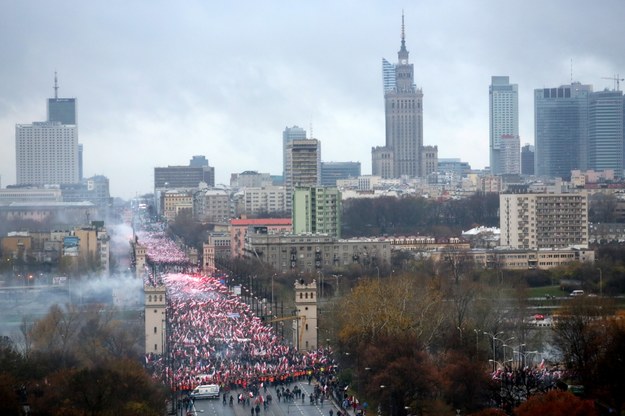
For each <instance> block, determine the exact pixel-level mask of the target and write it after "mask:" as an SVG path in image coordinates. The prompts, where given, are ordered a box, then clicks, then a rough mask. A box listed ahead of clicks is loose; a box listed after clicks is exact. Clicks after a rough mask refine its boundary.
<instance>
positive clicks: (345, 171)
mask: <svg viewBox="0 0 625 416" xmlns="http://www.w3.org/2000/svg"><path fill="white" fill-rule="evenodd" d="M359 176H360V162H321V181H320V182H321V186H336V181H337V180H339V179H347V178H357V177H359Z"/></svg>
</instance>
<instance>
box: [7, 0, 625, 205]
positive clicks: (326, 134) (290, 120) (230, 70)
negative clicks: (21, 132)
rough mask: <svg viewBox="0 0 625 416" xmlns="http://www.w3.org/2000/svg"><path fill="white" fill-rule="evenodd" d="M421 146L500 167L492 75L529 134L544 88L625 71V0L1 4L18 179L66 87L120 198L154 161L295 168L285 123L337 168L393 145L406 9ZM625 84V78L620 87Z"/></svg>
mask: <svg viewBox="0 0 625 416" xmlns="http://www.w3.org/2000/svg"><path fill="white" fill-rule="evenodd" d="M402 9H403V10H404V13H405V23H406V45H407V48H408V50H409V51H410V61H411V62H412V63H413V64H414V68H415V71H414V73H415V82H416V84H417V86H419V87H421V88H422V89H423V94H424V144H426V145H438V149H439V157H441V158H446V157H458V158H462V160H464V161H467V162H469V163H470V164H471V166H472V167H473V168H478V169H479V168H483V167H484V166H487V165H488V163H489V162H488V86H489V84H490V78H491V76H492V75H508V76H510V81H511V82H512V83H517V84H518V85H519V96H520V99H519V107H520V108H519V113H520V114H519V116H520V134H521V143H522V144H523V143H532V144H533V141H534V133H533V123H534V120H533V119H534V117H533V98H532V94H533V89H534V88H542V87H555V86H559V85H561V84H566V83H569V82H570V81H571V60H572V63H573V65H572V67H573V80H575V81H580V82H582V83H588V84H593V85H594V87H595V90H599V89H603V88H606V87H609V88H613V86H614V83H613V82H612V81H610V80H605V79H602V77H612V76H614V74H617V73H619V72H620V73H621V76H624V77H625V39H624V38H625V37H624V35H625V29H624V28H625V1H623V0H605V1H596V2H591V1H588V0H549V1H547V0H519V1H496V0H491V1H486V0H484V1H478V0H471V1H469V0H458V1H451V0H437V1H430V0H422V1H404V2H398V1H387V0H385V1H382V0H379V1H373V0H353V1H337V0H332V1H323V0H315V1H307V2H305V1H294V0H291V1H287V0H284V1H272V0H264V1H246V0H239V1H236V2H218V1H207V0H197V1H184V0H183V1H170V0H169V1H164V0H163V1H160V0H150V1H148V0H146V1H138V0H135V1H133V0H124V1H82V0H75V1H64V0H57V1H49V0H41V1H28V0H2V1H0V57H1V64H0V175H1V183H2V187H6V186H7V185H10V184H14V183H15V124H17V123H31V122H33V121H42V120H45V117H46V99H47V98H49V97H52V96H53V94H54V91H53V80H54V71H58V79H59V87H60V88H59V96H60V97H76V98H77V99H78V123H79V142H80V143H82V144H83V145H84V175H85V176H86V177H89V176H92V175H95V174H102V175H105V176H107V177H108V178H109V179H110V187H111V194H112V195H113V196H119V197H122V198H130V197H132V196H134V195H136V194H143V193H147V192H151V191H152V190H153V186H154V185H153V174H154V169H153V168H154V167H155V166H167V165H186V164H188V162H189V160H190V159H191V156H193V155H205V156H206V157H207V158H208V160H209V163H210V164H211V165H212V166H214V167H215V171H216V183H225V184H228V183H229V178H230V174H231V173H233V172H241V171H243V170H258V171H261V172H270V173H272V174H281V169H282V150H281V144H282V141H281V139H282V131H283V130H284V128H285V127H286V126H293V125H299V126H301V127H304V128H305V129H306V130H308V132H309V134H310V126H311V125H312V127H313V135H314V137H315V138H318V139H320V140H321V143H322V160H323V161H360V162H361V163H362V172H363V174H368V173H370V172H371V147H372V146H377V145H384V106H383V93H382V74H381V60H382V58H383V57H385V58H387V59H388V60H390V61H391V62H396V61H397V51H398V49H399V46H400V29H401V13H402ZM623 84H624V86H625V83H623Z"/></svg>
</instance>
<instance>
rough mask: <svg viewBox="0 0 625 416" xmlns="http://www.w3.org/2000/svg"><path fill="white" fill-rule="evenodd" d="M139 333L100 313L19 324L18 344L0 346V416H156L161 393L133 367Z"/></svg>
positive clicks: (59, 313)
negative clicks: (25, 415)
mask: <svg viewBox="0 0 625 416" xmlns="http://www.w3.org/2000/svg"><path fill="white" fill-rule="evenodd" d="M141 334H143V324H142V322H139V321H129V320H124V319H121V318H120V317H119V316H118V314H117V312H115V311H114V310H111V309H102V307H101V306H89V307H86V308H77V307H75V306H71V305H67V306H59V305H54V306H52V307H51V308H50V310H49V312H48V313H47V314H46V315H45V316H44V317H43V318H41V319H39V320H36V321H28V320H27V319H25V320H24V321H23V322H22V324H21V326H20V336H19V338H20V339H19V342H15V341H14V340H12V339H11V338H8V337H3V338H1V339H0V369H1V372H0V414H2V415H8V416H10V415H22V414H25V413H26V414H29V415H69V416H74V415H76V416H78V415H87V414H88V415H122V416H123V415H128V416H130V415H137V414H141V415H148V416H149V415H153V416H157V415H161V414H162V413H163V409H164V407H165V390H164V387H163V385H162V384H160V383H158V382H156V381H155V380H153V379H152V377H151V376H150V375H149V374H148V373H147V372H146V371H145V369H144V368H143V366H141V364H140V363H141V360H142V349H141V340H142V335H141ZM26 409H28V411H26Z"/></svg>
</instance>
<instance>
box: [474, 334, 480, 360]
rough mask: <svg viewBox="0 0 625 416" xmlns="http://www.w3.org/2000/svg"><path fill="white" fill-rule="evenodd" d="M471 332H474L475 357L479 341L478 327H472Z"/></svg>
mask: <svg viewBox="0 0 625 416" xmlns="http://www.w3.org/2000/svg"><path fill="white" fill-rule="evenodd" d="M473 332H475V356H476V357H477V351H478V345H477V344H478V341H479V335H480V330H479V329H475V328H474V329H473Z"/></svg>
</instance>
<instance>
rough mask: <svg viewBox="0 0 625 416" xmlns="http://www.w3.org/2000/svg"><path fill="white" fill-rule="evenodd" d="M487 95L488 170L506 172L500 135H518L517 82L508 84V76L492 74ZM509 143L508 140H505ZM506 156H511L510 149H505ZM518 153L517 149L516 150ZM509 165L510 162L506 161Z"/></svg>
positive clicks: (499, 173) (497, 173)
mask: <svg viewBox="0 0 625 416" xmlns="http://www.w3.org/2000/svg"><path fill="white" fill-rule="evenodd" d="M488 97H489V121H490V125H489V136H490V137H489V150H490V171H491V173H492V174H493V175H501V174H508V173H519V170H518V163H516V167H517V171H516V172H509V171H506V170H505V166H504V163H503V161H502V155H501V142H502V137H504V136H505V137H506V138H509V136H513V137H518V136H519V91H518V85H517V84H510V77H507V76H493V77H492V78H491V85H490V87H489V88H488ZM506 144H507V145H511V143H510V141H507V142H506ZM506 152H507V153H506V157H508V158H509V157H510V156H511V149H509V148H508V149H507V150H506ZM516 155H517V156H518V155H519V151H518V150H517V151H516ZM507 166H508V167H509V166H510V164H509V163H508V164H507Z"/></svg>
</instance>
